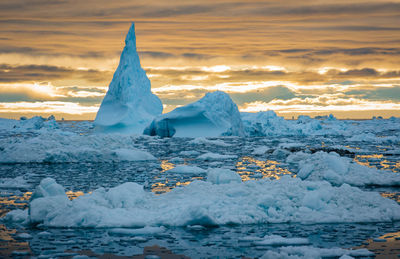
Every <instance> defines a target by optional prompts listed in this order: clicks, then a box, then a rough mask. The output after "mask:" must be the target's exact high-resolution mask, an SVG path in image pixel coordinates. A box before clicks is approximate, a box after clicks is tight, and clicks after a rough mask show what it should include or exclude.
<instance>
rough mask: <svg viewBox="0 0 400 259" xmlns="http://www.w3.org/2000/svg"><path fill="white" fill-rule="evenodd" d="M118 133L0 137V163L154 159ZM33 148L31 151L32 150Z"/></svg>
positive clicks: (129, 137)
mask: <svg viewBox="0 0 400 259" xmlns="http://www.w3.org/2000/svg"><path fill="white" fill-rule="evenodd" d="M135 139H136V137H135V136H126V135H121V134H95V135H84V136H81V135H78V134H73V133H71V134H56V133H48V134H40V135H38V136H35V137H32V138H5V139H0V163H30V162H37V163H43V162H45V163H69V162H74V163H79V162H120V161H143V160H156V158H155V157H154V156H153V155H151V154H150V153H148V152H147V151H144V150H140V149H139V148H138V147H137V145H135V144H134V142H135ZM32 150H34V152H32Z"/></svg>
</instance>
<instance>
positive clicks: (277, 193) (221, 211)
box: [29, 176, 400, 228]
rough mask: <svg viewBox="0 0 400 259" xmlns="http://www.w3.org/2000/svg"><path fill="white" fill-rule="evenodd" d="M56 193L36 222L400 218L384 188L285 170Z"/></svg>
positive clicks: (35, 213)
mask: <svg viewBox="0 0 400 259" xmlns="http://www.w3.org/2000/svg"><path fill="white" fill-rule="evenodd" d="M47 182H50V181H49V180H47V181H46V182H43V183H42V184H41V188H44V189H45V190H46V193H53V192H52V191H50V190H49V189H50V186H52V185H54V184H55V183H54V182H53V181H51V182H52V184H51V185H50V186H48V185H47V184H46V183H47ZM46 186H47V187H46ZM61 188H62V187H58V186H57V188H55V189H59V190H61ZM58 193H59V192H58V191H57V192H54V193H53V194H54V195H51V196H45V197H41V198H36V199H33V200H32V201H31V202H30V204H29V212H30V213H29V220H30V222H31V223H43V225H44V226H49V227H96V228H100V227H110V228H121V227H127V228H137V227H145V226H152V227H158V226H188V225H203V226H204V225H223V224H231V223H232V224H265V223H285V222H300V223H334V222H392V221H396V220H400V205H399V204H397V203H396V202H395V201H393V200H390V199H387V198H384V197H382V196H381V195H379V193H375V192H365V191H362V190H360V189H359V188H357V187H351V186H349V185H347V184H344V185H342V186H340V187H333V186H331V185H330V184H329V183H328V182H312V181H302V180H300V179H299V178H291V177H287V176H284V177H282V178H281V179H279V180H269V179H262V180H259V181H247V182H230V183H226V184H212V183H211V182H204V181H195V182H192V183H191V184H189V185H187V186H184V187H182V188H175V189H173V190H172V191H170V192H168V193H165V194H161V195H156V194H154V193H152V192H147V191H145V190H144V189H143V187H142V186H140V185H138V184H135V183H124V184H122V185H120V186H117V187H115V188H111V189H109V190H108V191H106V190H105V189H104V188H99V189H97V190H95V191H93V192H92V193H90V194H85V195H83V196H80V197H78V198H76V199H74V200H71V201H70V200H68V199H67V197H66V196H65V194H64V195H58ZM314 203H316V204H317V206H316V205H315V204H314Z"/></svg>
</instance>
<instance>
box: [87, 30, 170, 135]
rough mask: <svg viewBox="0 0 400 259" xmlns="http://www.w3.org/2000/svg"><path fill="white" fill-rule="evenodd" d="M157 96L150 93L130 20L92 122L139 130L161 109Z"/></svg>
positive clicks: (108, 128)
mask: <svg viewBox="0 0 400 259" xmlns="http://www.w3.org/2000/svg"><path fill="white" fill-rule="evenodd" d="M162 109H163V107H162V103H161V101H160V99H159V98H158V97H157V96H156V95H154V94H152V92H151V87H150V80H149V79H148V78H147V75H146V72H145V71H144V70H143V68H142V67H141V65H140V60H139V55H138V53H137V51H136V36H135V26H134V23H132V25H131V28H130V29H129V32H128V34H127V35H126V39H125V47H124V50H123V51H122V54H121V59H120V62H119V65H118V68H117V70H116V71H115V73H114V77H113V79H112V81H111V83H110V86H109V88H108V91H107V94H106V96H105V97H104V99H103V102H102V103H101V106H100V109H99V111H98V113H97V116H96V119H95V121H94V124H95V125H96V127H97V128H98V129H100V130H105V131H125V132H129V133H140V134H142V132H143V129H144V128H145V127H146V126H147V125H148V124H149V123H150V122H151V121H152V119H153V118H154V117H155V116H157V115H159V114H161V113H162Z"/></svg>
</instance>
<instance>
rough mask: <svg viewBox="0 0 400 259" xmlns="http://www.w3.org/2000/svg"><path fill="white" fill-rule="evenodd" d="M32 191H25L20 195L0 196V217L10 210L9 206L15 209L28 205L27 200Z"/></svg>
mask: <svg viewBox="0 0 400 259" xmlns="http://www.w3.org/2000/svg"><path fill="white" fill-rule="evenodd" d="M31 196H32V192H25V193H24V194H23V195H22V196H16V195H12V196H8V197H1V196H0V217H3V216H4V215H5V214H6V213H7V212H9V211H10V209H8V208H10V207H14V208H17V209H24V208H26V207H27V206H28V204H27V201H28V200H29V199H30V198H31Z"/></svg>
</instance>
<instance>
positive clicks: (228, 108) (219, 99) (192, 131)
mask: <svg viewBox="0 0 400 259" xmlns="http://www.w3.org/2000/svg"><path fill="white" fill-rule="evenodd" d="M143 133H144V134H146V135H150V136H156V135H158V136H161V137H172V136H176V137H218V136H223V135H233V136H244V131H243V124H242V119H241V117H240V113H239V110H238V107H237V105H236V104H235V103H234V102H233V101H232V99H231V98H230V97H229V95H228V94H226V93H224V92H220V91H216V92H213V93H207V94H206V95H205V96H204V97H203V98H201V99H200V100H199V101H197V102H194V103H191V104H188V105H185V106H183V107H178V108H176V109H175V110H173V111H171V112H169V113H166V114H163V115H160V116H158V117H156V118H155V119H154V120H153V122H152V123H151V124H150V125H149V126H148V127H147V128H146V129H145V130H144V132H143Z"/></svg>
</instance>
